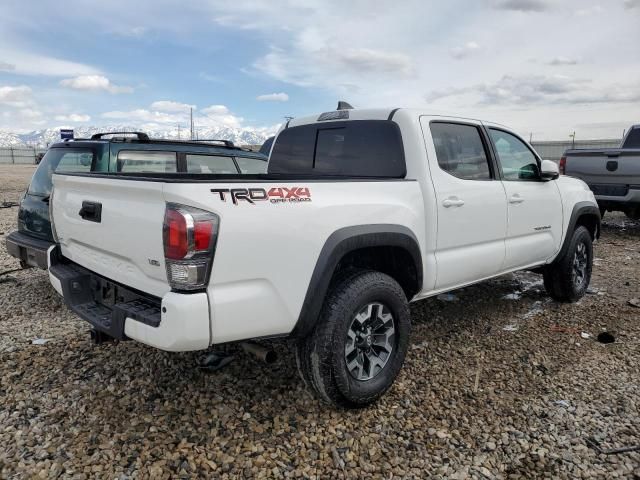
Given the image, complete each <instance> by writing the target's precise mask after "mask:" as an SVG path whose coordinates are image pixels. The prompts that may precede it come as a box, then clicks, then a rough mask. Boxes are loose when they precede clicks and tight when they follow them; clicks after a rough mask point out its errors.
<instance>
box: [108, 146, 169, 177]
mask: <svg viewBox="0 0 640 480" xmlns="http://www.w3.org/2000/svg"><path fill="white" fill-rule="evenodd" d="M176 163H177V162H176V153H175V152H157V151H152V150H120V151H119V152H118V172H124V173H175V172H176Z"/></svg>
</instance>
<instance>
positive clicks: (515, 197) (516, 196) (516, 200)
mask: <svg viewBox="0 0 640 480" xmlns="http://www.w3.org/2000/svg"><path fill="white" fill-rule="evenodd" d="M522 202H524V198H522V197H521V196H520V194H518V193H516V194H514V195H511V197H509V203H522Z"/></svg>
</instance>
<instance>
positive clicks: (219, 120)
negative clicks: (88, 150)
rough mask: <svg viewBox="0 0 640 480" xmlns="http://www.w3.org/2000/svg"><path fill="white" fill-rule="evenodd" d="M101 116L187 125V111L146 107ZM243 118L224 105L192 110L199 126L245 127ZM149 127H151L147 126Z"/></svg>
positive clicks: (149, 123) (151, 122)
mask: <svg viewBox="0 0 640 480" xmlns="http://www.w3.org/2000/svg"><path fill="white" fill-rule="evenodd" d="M101 116H102V118H106V119H113V120H121V121H123V122H125V123H128V124H139V125H146V126H150V125H153V128H154V129H155V128H158V127H159V126H171V127H174V126H176V125H182V126H183V127H186V126H187V125H189V122H190V119H189V111H188V110H186V111H185V110H183V111H174V112H161V111H158V110H149V109H146V108H137V109H134V110H113V111H109V112H104V113H103V114H102V115H101ZM243 122H244V119H243V118H242V117H239V116H237V115H234V114H233V113H232V112H231V111H230V110H229V108H228V107H226V106H225V105H210V106H209V107H206V108H203V109H202V110H199V111H198V113H196V112H195V111H194V123H196V124H197V125H200V126H211V125H213V126H225V127H229V128H245V127H244V125H243ZM149 128H151V127H149Z"/></svg>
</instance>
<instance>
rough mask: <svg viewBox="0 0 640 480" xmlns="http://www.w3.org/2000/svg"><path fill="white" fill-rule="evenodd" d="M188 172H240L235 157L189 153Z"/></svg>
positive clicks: (187, 157)
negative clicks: (234, 160)
mask: <svg viewBox="0 0 640 480" xmlns="http://www.w3.org/2000/svg"><path fill="white" fill-rule="evenodd" d="M186 160H187V173H217V174H234V173H238V169H237V168H236V164H235V163H234V162H233V157H226V156H224V155H195V154H189V153H188V154H187V155H186Z"/></svg>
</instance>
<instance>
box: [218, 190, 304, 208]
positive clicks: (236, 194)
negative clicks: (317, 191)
mask: <svg viewBox="0 0 640 480" xmlns="http://www.w3.org/2000/svg"><path fill="white" fill-rule="evenodd" d="M211 193H217V194H218V195H219V196H220V200H222V201H223V202H226V201H227V196H229V197H231V201H232V202H233V204H234V205H238V203H239V202H240V201H245V202H249V203H251V204H255V202H262V201H267V200H268V201H269V202H271V203H299V202H310V201H311V192H310V191H309V188H308V187H272V188H270V189H269V190H268V191H267V190H265V189H264V188H212V189H211Z"/></svg>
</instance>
